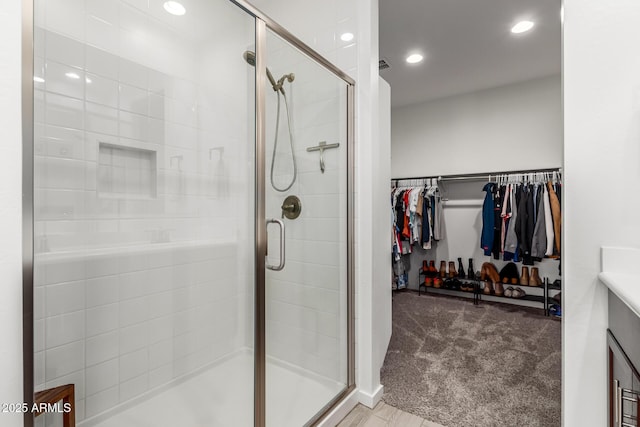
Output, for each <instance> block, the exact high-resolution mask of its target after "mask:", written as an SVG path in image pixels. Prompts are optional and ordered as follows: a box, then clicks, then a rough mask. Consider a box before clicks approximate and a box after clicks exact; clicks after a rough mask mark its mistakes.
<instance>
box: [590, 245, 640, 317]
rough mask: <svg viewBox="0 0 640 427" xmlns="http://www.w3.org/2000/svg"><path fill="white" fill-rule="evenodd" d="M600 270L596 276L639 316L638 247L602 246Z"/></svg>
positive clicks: (639, 279) (639, 250) (639, 258)
mask: <svg viewBox="0 0 640 427" xmlns="http://www.w3.org/2000/svg"><path fill="white" fill-rule="evenodd" d="M601 255H602V272H601V273H600V274H598V278H599V279H600V281H602V283H604V284H605V285H606V286H607V287H608V288H609V289H610V290H611V291H612V292H613V293H614V294H616V295H617V297H618V298H620V300H622V301H623V302H624V303H625V304H626V305H627V306H628V307H629V308H630V309H631V310H632V311H633V312H634V313H635V314H636V316H638V317H640V275H638V273H637V271H638V270H637V266H638V264H640V249H637V248H620V247H609V246H606V247H602V254H601Z"/></svg>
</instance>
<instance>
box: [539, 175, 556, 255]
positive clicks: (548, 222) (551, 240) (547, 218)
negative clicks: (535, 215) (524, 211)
mask: <svg viewBox="0 0 640 427" xmlns="http://www.w3.org/2000/svg"><path fill="white" fill-rule="evenodd" d="M542 188H543V191H544V192H543V197H544V199H543V201H544V225H545V229H546V232H547V247H546V248H545V252H544V254H545V256H551V255H553V246H554V244H555V232H554V230H553V219H552V217H551V202H550V201H549V190H547V186H546V185H543V186H542Z"/></svg>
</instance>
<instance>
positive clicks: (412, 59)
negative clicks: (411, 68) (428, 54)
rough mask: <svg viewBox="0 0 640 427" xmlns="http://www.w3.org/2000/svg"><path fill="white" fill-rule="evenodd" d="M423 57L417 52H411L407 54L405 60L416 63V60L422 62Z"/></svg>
mask: <svg viewBox="0 0 640 427" xmlns="http://www.w3.org/2000/svg"><path fill="white" fill-rule="evenodd" d="M423 59H424V57H423V56H422V55H420V54H419V53H414V54H411V55H409V56H407V59H406V61H407V62H408V63H409V64H417V63H418V62H422V60H423Z"/></svg>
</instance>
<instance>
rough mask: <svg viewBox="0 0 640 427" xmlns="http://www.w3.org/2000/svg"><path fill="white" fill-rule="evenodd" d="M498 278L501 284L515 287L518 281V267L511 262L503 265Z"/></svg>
mask: <svg viewBox="0 0 640 427" xmlns="http://www.w3.org/2000/svg"><path fill="white" fill-rule="evenodd" d="M500 278H502V283H511V284H512V285H517V284H518V279H519V276H518V267H517V266H516V265H515V264H514V263H512V262H509V263H507V264H505V266H504V267H502V270H500Z"/></svg>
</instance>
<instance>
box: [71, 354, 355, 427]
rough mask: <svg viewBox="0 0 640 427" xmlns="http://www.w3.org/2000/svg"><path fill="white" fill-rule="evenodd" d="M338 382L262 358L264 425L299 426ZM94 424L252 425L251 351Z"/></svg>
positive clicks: (107, 426)
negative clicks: (265, 363)
mask: <svg viewBox="0 0 640 427" xmlns="http://www.w3.org/2000/svg"><path fill="white" fill-rule="evenodd" d="M343 388H344V385H342V384H340V383H337V382H335V381H331V380H327V379H322V378H318V377H317V376H316V375H315V374H309V375H304V374H303V371H301V370H299V369H298V368H294V369H289V368H287V367H286V365H284V364H282V363H279V362H269V361H268V362H267V425H268V426H273V427H276V426H277V427H287V426H291V427H294V426H295V427H300V426H302V425H304V424H305V423H306V422H307V421H308V420H309V419H310V418H311V417H313V416H314V415H315V414H316V413H317V412H318V411H320V410H321V409H322V408H323V406H325V405H326V404H327V403H328V402H329V401H330V400H331V399H333V398H334V397H335V396H336V395H337V394H338V393H339V392H340V391H341V390H342V389H343ZM92 421H93V420H87V422H85V423H81V424H80V426H98V427H165V426H166V427H175V426H183V427H209V426H210V427H218V426H220V427H230V426H233V427H244V426H253V355H252V354H251V353H249V352H246V353H242V354H240V355H238V356H235V357H234V358H232V359H230V360H227V361H225V362H223V363H221V364H219V365H216V366H214V367H213V368H211V369H208V370H206V371H204V372H202V373H201V374H199V375H197V376H195V377H193V378H189V379H188V380H186V381H184V382H181V383H179V384H177V385H176V386H174V387H171V388H169V389H167V390H165V391H163V392H161V393H159V394H157V395H153V396H152V397H150V398H149V399H146V400H144V401H142V402H140V403H138V404H136V405H135V406H133V407H129V408H126V409H124V410H122V411H121V412H118V413H116V414H115V415H113V416H111V417H109V418H108V419H105V420H100V421H98V422H95V421H94V422H92Z"/></svg>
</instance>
